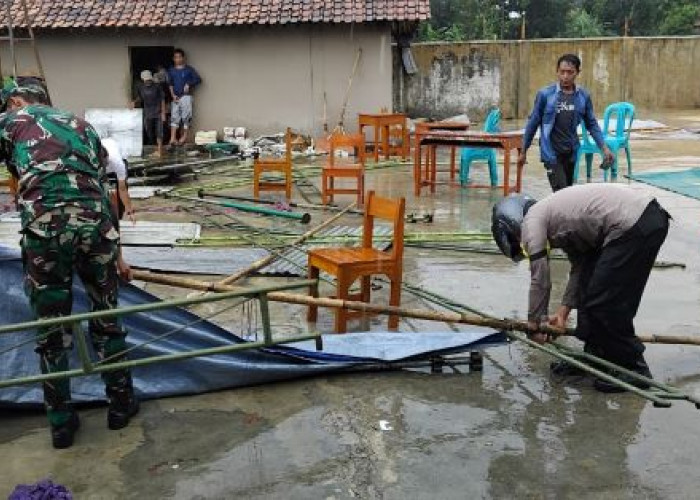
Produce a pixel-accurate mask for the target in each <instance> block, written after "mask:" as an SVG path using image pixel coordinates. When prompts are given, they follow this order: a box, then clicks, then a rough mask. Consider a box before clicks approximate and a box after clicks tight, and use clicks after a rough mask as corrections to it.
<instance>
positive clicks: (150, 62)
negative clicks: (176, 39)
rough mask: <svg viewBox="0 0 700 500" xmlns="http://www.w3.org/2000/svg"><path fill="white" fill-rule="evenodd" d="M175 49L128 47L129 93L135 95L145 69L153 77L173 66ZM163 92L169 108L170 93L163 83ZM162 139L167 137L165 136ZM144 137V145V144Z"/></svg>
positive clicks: (165, 126)
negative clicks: (129, 61) (129, 68)
mask: <svg viewBox="0 0 700 500" xmlns="http://www.w3.org/2000/svg"><path fill="white" fill-rule="evenodd" d="M174 51H175V47H173V46H171V45H162V46H155V47H129V58H130V60H131V91H132V95H135V93H136V88H137V86H138V85H140V83H141V72H142V71H143V70H145V69H147V70H149V71H151V72H152V73H153V74H154V75H156V73H158V71H159V70H160V69H161V68H162V69H167V68H169V67H170V66H172V64H173V52H174ZM161 85H163V90H164V91H165V100H166V104H168V108H169V106H170V92H168V91H167V85H166V84H165V82H163V83H161ZM163 127H164V130H163V132H164V134H166V133H167V130H168V124H167V123H164V124H163ZM164 137H166V138H167V137H168V136H167V134H166V135H164ZM146 143H147V142H146V137H145V136H144V144H146Z"/></svg>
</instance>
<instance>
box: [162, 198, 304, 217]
mask: <svg viewBox="0 0 700 500" xmlns="http://www.w3.org/2000/svg"><path fill="white" fill-rule="evenodd" d="M163 197H165V198H176V199H178V200H187V201H193V202H195V203H204V204H209V205H216V206H219V207H225V208H234V209H236V210H240V211H241V212H250V213H255V214H262V215H270V216H272V217H281V218H283V219H292V220H298V221H299V222H301V223H302V224H308V223H309V222H310V221H311V214H309V213H308V212H305V213H303V214H301V213H298V212H287V211H284V210H275V209H274V208H267V207H260V206H257V205H246V204H245V203H237V202H234V201H218V200H205V199H202V198H193V197H191V196H182V195H179V194H171V193H163Z"/></svg>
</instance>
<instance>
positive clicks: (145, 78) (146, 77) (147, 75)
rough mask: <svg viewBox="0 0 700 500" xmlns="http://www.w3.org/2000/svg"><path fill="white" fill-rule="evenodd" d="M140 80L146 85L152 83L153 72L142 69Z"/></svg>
mask: <svg viewBox="0 0 700 500" xmlns="http://www.w3.org/2000/svg"><path fill="white" fill-rule="evenodd" d="M141 81H142V82H143V83H145V84H146V85H150V84H152V83H153V73H151V72H150V71H149V70H147V69H144V70H143V71H142V72H141Z"/></svg>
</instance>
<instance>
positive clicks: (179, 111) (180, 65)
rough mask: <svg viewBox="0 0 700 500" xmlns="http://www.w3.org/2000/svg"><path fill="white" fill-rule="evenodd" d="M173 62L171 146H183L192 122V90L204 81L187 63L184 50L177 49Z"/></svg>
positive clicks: (169, 72)
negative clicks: (178, 134) (180, 131)
mask: <svg viewBox="0 0 700 500" xmlns="http://www.w3.org/2000/svg"><path fill="white" fill-rule="evenodd" d="M173 62H174V63H175V65H174V66H173V67H172V68H170V69H169V70H168V82H169V87H170V95H171V96H172V98H173V102H172V104H171V108H170V109H171V113H170V144H169V146H170V148H173V147H175V146H177V145H180V146H183V145H184V144H185V143H186V142H187V134H188V132H189V128H190V123H191V122H192V91H193V90H194V88H195V87H196V86H197V85H199V84H200V83H201V82H202V79H201V78H200V77H199V74H197V71H196V70H195V69H194V68H193V67H192V66H189V65H188V64H186V61H185V51H184V50H182V49H175V52H174V53H173ZM181 126H182V135H181V136H180V139H178V138H177V132H178V129H179V128H180V127H181Z"/></svg>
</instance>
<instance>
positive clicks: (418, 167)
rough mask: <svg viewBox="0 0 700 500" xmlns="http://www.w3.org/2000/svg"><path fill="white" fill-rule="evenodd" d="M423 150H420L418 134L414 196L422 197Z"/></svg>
mask: <svg viewBox="0 0 700 500" xmlns="http://www.w3.org/2000/svg"><path fill="white" fill-rule="evenodd" d="M420 161H421V150H420V134H418V132H416V145H415V148H414V151H413V194H414V196H420V188H421V183H422V182H423V181H422V179H421V164H420Z"/></svg>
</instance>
